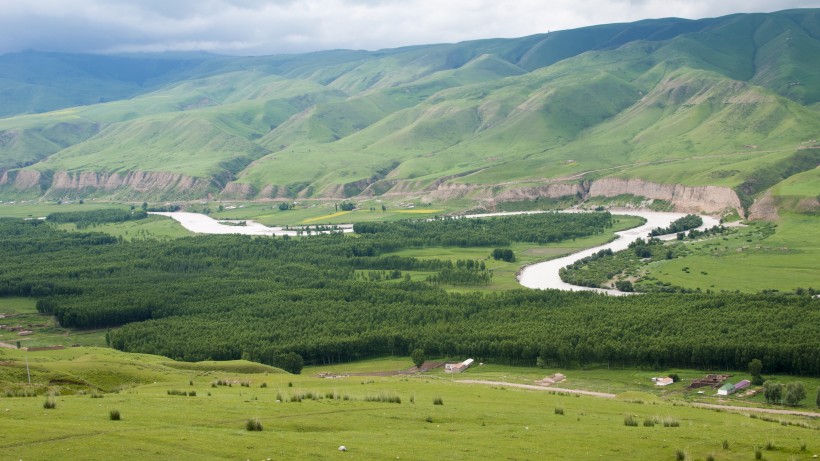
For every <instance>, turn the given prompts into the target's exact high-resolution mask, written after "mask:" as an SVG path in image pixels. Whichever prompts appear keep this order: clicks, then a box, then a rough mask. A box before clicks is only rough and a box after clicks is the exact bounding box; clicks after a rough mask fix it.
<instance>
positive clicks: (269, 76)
mask: <svg viewBox="0 0 820 461" xmlns="http://www.w3.org/2000/svg"><path fill="white" fill-rule="evenodd" d="M818 57H820V10H818V9H808V10H789V11H783V12H777V13H767V14H736V15H730V16H725V17H721V18H713V19H703V20H684V19H675V18H666V19H656V20H644V21H638V22H635V23H627V24H609V25H601V26H593V27H586V28H581V29H574V30H567V31H559V32H550V33H546V34H539V35H533V36H529V37H523V38H518V39H487V40H478V41H469V42H462V43H457V44H439V45H424V46H413V47H406V48H398V49H389V50H379V51H372V52H371V51H350V50H335V51H324V52H316V53H308V54H302V55H282V56H265V57H227V56H216V55H207V54H190V55H128V56H93V55H66V54H58V53H36V52H25V53H17V54H10V55H5V56H0V101H2V104H0V116H2V117H3V118H0V196H2V197H8V198H12V197H39V196H45V197H50V198H57V197H87V196H102V197H115V198H124V199H143V198H151V199H169V200H171V199H189V198H201V197H204V196H208V195H210V196H216V197H222V198H243V199H260V198H295V197H303V198H308V197H315V198H322V197H327V198H342V197H354V196H360V195H362V196H374V195H376V196H378V195H386V196H391V195H392V196H404V195H412V196H417V197H425V198H429V199H431V200H433V199H439V200H450V199H455V198H472V199H476V200H483V201H485V202H487V203H490V204H491V203H493V202H494V201H498V200H517V199H524V198H534V197H544V196H547V197H557V196H566V195H572V194H575V195H578V196H579V197H587V196H589V194H597V195H598V196H601V194H603V195H604V196H605V195H606V194H612V195H616V196H617V195H637V196H643V197H647V198H653V199H657V200H666V201H668V202H670V203H672V204H673V205H674V206H676V207H677V208H678V209H692V210H702V211H710V212H717V211H719V210H720V209H722V208H737V207H742V208H744V209H749V208H750V207H751V206H752V205H753V203H754V201H755V199H759V198H762V197H763V196H764V195H765V194H766V191H769V190H770V189H771V190H772V191H774V193H775V195H774V198H771V194H769V196H770V199H771V200H774V201H775V202H777V203H778V204H780V205H783V206H786V205H788V204H791V205H789V206H792V205H793V206H796V205H794V204H796V203H802V205H801V207H802V208H801V210H803V211H806V210H807V211H808V212H815V211H816V210H815V207H814V205H813V202H812V198H814V201H815V202H816V201H817V199H816V196H817V195H820V190H817V191H816V192H815V191H814V188H811V187H810V188H795V187H790V188H784V187H777V185H778V184H779V183H780V182H781V181H787V180H788V181H790V182H789V184H791V183H793V182H794V181H795V179H791V180H790V179H789V178H792V177H794V176H797V177H798V179H799V175H806V177H808V178H811V177H812V176H811V175H812V173H810V170H812V169H813V167H816V166H817V163H818V162H820V149H817V146H818V145H820V143H818V141H817V139H818V138H820V133H819V132H820V77H818V75H820V59H817V58H818ZM807 156H808V160H807ZM777 165H779V166H777ZM773 166H777V168H776V169H777V171H779V172H782V174H780V173H778V174H780V176H777V177H776V178H774V179H776V181H775V182H774V183H772V180H773V179H772V178H767V179H766V180H765V181H762V182H761V181H757V180H755V178H759V177H761V174H762V173H761V171H768V170H771V169H772V167H773ZM784 175H785V176H784ZM603 178H607V181H606V182H601V180H602V179H603ZM750 180H752V182H753V183H754V184H764V183H765V187H763V188H762V189H761V188H759V187H756V186H750V185H749V181H750ZM755 181H756V182H755ZM596 182H597V186H596V185H595V184H596ZM706 187H710V188H712V189H708V190H710V191H712V192H709V193H705V192H703V191H705V190H707V189H703V188H706ZM698 188H701V189H698ZM817 188H818V189H820V186H818V187H817ZM784 190H790V191H792V192H793V191H795V190H800V191H802V192H801V193H803V194H806V195H805V197H790V198H788V199H786V198H785V196H783V198H778V197H779V196H778V195H777V194H778V193H779V192H778V191H784ZM616 192H617V193H616ZM652 194H654V195H655V196H652ZM812 194H813V195H812ZM696 197H700V198H696ZM713 197H721V198H720V199H718V200H713ZM817 209H820V204H818V206H817Z"/></svg>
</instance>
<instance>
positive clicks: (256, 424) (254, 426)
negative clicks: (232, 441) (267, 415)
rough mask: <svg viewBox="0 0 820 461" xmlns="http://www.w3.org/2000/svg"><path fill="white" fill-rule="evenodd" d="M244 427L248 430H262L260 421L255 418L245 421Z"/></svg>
mask: <svg viewBox="0 0 820 461" xmlns="http://www.w3.org/2000/svg"><path fill="white" fill-rule="evenodd" d="M245 429H246V430H248V431H252V432H254V431H261V430H262V422H260V421H259V420H258V419H256V418H252V419H249V420H247V421H245Z"/></svg>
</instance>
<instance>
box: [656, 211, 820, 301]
mask: <svg viewBox="0 0 820 461" xmlns="http://www.w3.org/2000/svg"><path fill="white" fill-rule="evenodd" d="M761 226H766V224H763V223H757V224H753V225H752V226H750V227H748V228H741V229H740V230H739V231H738V232H737V233H735V234H732V235H729V236H727V237H720V236H718V237H714V238H710V239H708V240H706V241H704V242H699V243H693V244H687V246H689V247H691V250H692V254H691V255H688V256H686V257H683V258H676V259H673V260H669V261H662V262H659V263H653V265H651V266H650V268H649V275H650V276H651V277H654V278H656V279H658V280H660V281H662V282H668V283H670V284H672V285H675V286H680V287H685V288H692V289H695V288H700V289H701V290H707V289H711V290H715V291H717V290H729V291H733V290H741V291H746V292H756V291H761V290H782V291H792V290H794V289H797V288H815V289H816V288H817V287H818V286H820V283H819V282H820V265H818V263H817V262H818V261H820V233H818V232H817V229H818V228H820V227H819V226H820V218H818V217H817V216H812V215H805V214H804V215H800V214H794V213H784V214H783V217H782V219H781V220H780V221H779V222H777V223H776V228H775V231H774V234H772V235H770V236H766V237H763V235H764V234H761V233H760V232H759V231H758V229H760V228H761ZM761 237H762V238H761ZM684 268H689V269H688V270H687V271H685V270H684ZM739 268H742V270H739Z"/></svg>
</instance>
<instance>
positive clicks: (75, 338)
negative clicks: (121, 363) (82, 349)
mask: <svg viewBox="0 0 820 461" xmlns="http://www.w3.org/2000/svg"><path fill="white" fill-rule="evenodd" d="M35 304H36V299H34V298H0V314H3V315H4V318H2V319H0V324H5V325H7V326H8V327H9V328H11V327H16V326H22V327H23V328H25V329H26V330H29V331H33V332H34V334H32V335H30V336H20V335H19V334H18V332H16V331H10V330H7V329H4V330H0V342H3V343H6V344H8V345H11V346H15V347H16V346H17V344H18V342H19V344H20V346H21V347H24V348H26V347H44V346H72V345H75V344H79V345H83V346H105V331H104V330H71V329H68V328H62V327H61V326H60V325H59V324H58V323H57V321H56V320H55V319H54V318H53V317H50V316H47V315H43V314H40V313H39V312H37V309H36V307H35Z"/></svg>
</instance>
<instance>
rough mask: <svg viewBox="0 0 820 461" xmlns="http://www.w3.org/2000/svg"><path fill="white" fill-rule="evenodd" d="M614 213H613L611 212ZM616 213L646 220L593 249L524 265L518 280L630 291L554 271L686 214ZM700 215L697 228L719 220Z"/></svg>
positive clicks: (536, 285)
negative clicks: (571, 279) (580, 282)
mask: <svg viewBox="0 0 820 461" xmlns="http://www.w3.org/2000/svg"><path fill="white" fill-rule="evenodd" d="M614 213H615V212H613V214H614ZM618 213H620V214H627V215H632V216H640V217H642V218H644V219H646V224H644V225H642V226H640V227H635V228H632V229H628V230H625V231H621V232H616V233H615V235H617V236H618V238H617V239H615V240H613V241H611V242H609V243H607V244H604V245H600V246H597V247H594V248H588V249H586V250H582V251H579V252H577V253H573V254H571V255H569V256H564V257H562V258H556V259H551V260H549V261H544V262H541V263H537V264H532V265H530V266H527V267H525V268H524V269H523V270H522V271H521V274H520V275H519V276H518V282H519V283H520V284H521V285H523V286H525V287H527V288H537V289H542V290H543V289H547V288H554V289H558V290H570V291H573V290H585V291H597V292H600V293H607V294H610V295H618V296H620V295H625V294H631V293H624V292H622V291H618V290H605V289H603V288H589V287H581V286H577V285H571V284H569V283H566V282H564V281H562V280H561V277H559V276H558V270H559V269H561V268H562V267H565V266H568V265H570V264H572V263H574V262H575V261H578V260H579V259H581V258H586V257H587V256H590V255H592V254H594V253H597V252H599V251H601V250H604V249H607V248H609V249H611V250H612V251H620V250H623V249H626V248H627V247H628V246H629V244H630V243H632V242H634V241H635V240H637V239H639V238H646V237H647V236H648V234H649V231H651V230H652V229H655V228H656V227H667V226H669V224H671V223H672V221H674V220H676V219H679V218H682V217H684V216H686V214H684V213H666V212H658V211H632V210H629V211H622V212H618ZM702 218H703V226H701V227H699V228H698V229H701V230H702V229H705V228H708V227H713V226H716V225H718V224H719V223H720V221H718V220H717V219H715V218H713V217H711V216H702ZM659 238H660V239H662V240H671V239H674V238H676V235H675V234H669V235H664V236H661V237H659Z"/></svg>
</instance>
